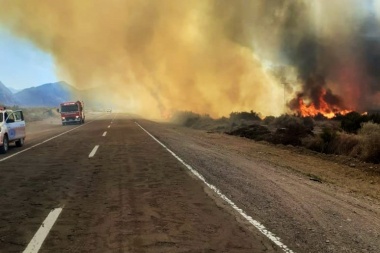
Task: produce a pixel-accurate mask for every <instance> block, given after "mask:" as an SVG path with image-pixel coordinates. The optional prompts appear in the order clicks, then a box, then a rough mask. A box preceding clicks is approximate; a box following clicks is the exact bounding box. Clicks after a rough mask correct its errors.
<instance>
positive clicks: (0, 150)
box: [0, 135, 9, 154]
mask: <svg viewBox="0 0 380 253" xmlns="http://www.w3.org/2000/svg"><path fill="white" fill-rule="evenodd" d="M8 148H9V141H8V136H7V135H4V137H3V146H0V153H1V154H5V153H7V151H8Z"/></svg>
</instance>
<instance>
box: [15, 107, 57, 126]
mask: <svg viewBox="0 0 380 253" xmlns="http://www.w3.org/2000/svg"><path fill="white" fill-rule="evenodd" d="M8 108H9V109H12V110H22V111H23V114H24V118H25V121H26V122H32V121H39V120H44V119H47V118H53V117H59V113H58V112H57V111H56V109H55V108H48V107H28V108H20V107H18V106H13V107H8Z"/></svg>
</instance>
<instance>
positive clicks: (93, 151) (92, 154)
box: [88, 145, 99, 158]
mask: <svg viewBox="0 0 380 253" xmlns="http://www.w3.org/2000/svg"><path fill="white" fill-rule="evenodd" d="M98 148H99V145H96V146H95V147H94V148H93V149H92V151H91V153H90V154H89V155H88V158H91V157H94V155H95V153H96V151H97V150H98Z"/></svg>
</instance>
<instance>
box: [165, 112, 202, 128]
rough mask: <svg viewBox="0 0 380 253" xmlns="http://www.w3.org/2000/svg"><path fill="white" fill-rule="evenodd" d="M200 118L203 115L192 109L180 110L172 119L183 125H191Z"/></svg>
mask: <svg viewBox="0 0 380 253" xmlns="http://www.w3.org/2000/svg"><path fill="white" fill-rule="evenodd" d="M200 118H201V115H199V114H197V113H194V112H191V111H178V112H175V113H174V114H173V117H172V120H171V121H172V122H173V123H176V124H179V125H182V126H186V127H191V126H192V125H194V124H195V123H196V122H197V121H198V120H199V119H200Z"/></svg>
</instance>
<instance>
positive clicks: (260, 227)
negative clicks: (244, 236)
mask: <svg viewBox="0 0 380 253" xmlns="http://www.w3.org/2000/svg"><path fill="white" fill-rule="evenodd" d="M135 123H136V125H138V126H139V127H140V128H141V129H142V130H144V131H145V132H146V133H147V134H148V135H149V136H150V137H152V139H153V140H155V141H156V142H157V143H158V144H160V145H161V146H162V147H164V148H165V149H166V150H167V151H168V152H169V153H170V154H171V155H172V156H174V157H175V158H176V159H177V160H178V161H180V162H181V163H182V164H183V165H185V167H186V168H187V169H188V170H190V171H191V173H193V174H194V175H195V176H196V177H197V178H198V179H200V180H201V181H202V182H203V183H204V184H205V185H207V186H208V187H209V188H210V189H211V190H213V191H214V192H215V193H216V194H217V195H218V196H219V197H220V198H221V199H223V200H224V201H226V202H227V203H228V204H229V205H230V206H231V207H232V208H233V209H234V210H235V211H237V212H238V213H239V214H240V215H241V216H243V218H244V219H246V220H247V221H248V222H249V223H250V224H251V225H253V226H254V227H255V228H257V229H258V230H259V231H260V232H261V233H262V234H263V235H265V236H266V237H267V238H269V239H270V240H271V241H272V242H274V243H275V244H276V245H277V246H278V247H280V248H281V249H282V250H283V251H284V252H286V253H293V251H292V250H291V249H289V248H288V247H287V246H286V245H285V244H283V243H282V242H281V239H280V238H279V237H277V236H276V235H275V234H273V233H272V232H270V231H269V230H267V229H266V228H265V226H264V225H263V224H261V223H260V222H259V221H257V220H254V219H253V218H252V217H251V216H249V215H248V214H247V213H246V212H244V210H242V209H241V208H239V207H238V206H237V205H236V204H235V203H234V202H233V201H232V200H230V199H229V198H228V197H227V196H226V195H224V194H223V193H222V192H221V191H220V190H219V189H218V188H216V186H214V185H212V184H210V183H208V182H207V181H206V179H205V178H204V177H203V176H202V175H201V174H200V173H199V172H198V171H196V170H195V169H193V168H192V167H191V166H190V165H189V164H187V163H185V162H184V161H183V160H182V159H181V158H180V157H179V156H178V155H176V154H175V153H174V152H173V151H171V150H170V149H169V148H168V147H166V146H165V144H163V143H162V142H160V141H159V140H158V139H157V138H156V137H154V136H153V135H152V134H151V133H149V132H148V131H147V130H145V128H143V127H142V126H141V125H140V124H139V123H137V122H135Z"/></svg>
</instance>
